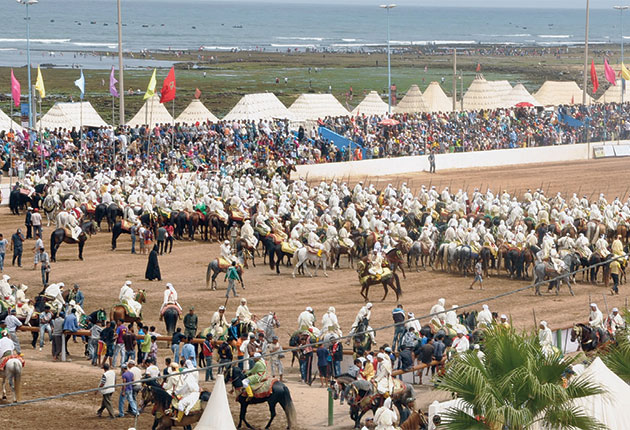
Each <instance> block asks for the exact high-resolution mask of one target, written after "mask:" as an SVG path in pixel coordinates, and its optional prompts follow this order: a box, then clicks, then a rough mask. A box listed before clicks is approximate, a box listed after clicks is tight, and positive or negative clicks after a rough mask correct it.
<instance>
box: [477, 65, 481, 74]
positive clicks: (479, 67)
mask: <svg viewBox="0 0 630 430" xmlns="http://www.w3.org/2000/svg"><path fill="white" fill-rule="evenodd" d="M479 72H481V63H477V73H479Z"/></svg>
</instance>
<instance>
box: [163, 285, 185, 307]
mask: <svg viewBox="0 0 630 430" xmlns="http://www.w3.org/2000/svg"><path fill="white" fill-rule="evenodd" d="M168 305H175V306H177V308H178V309H179V312H180V313H181V312H182V307H181V306H180V304H179V303H178V302H177V291H176V290H175V287H173V284H171V283H170V282H169V283H167V284H166V288H165V289H164V300H163V301H162V306H161V307H160V315H162V312H163V311H164V308H165V307H166V306H168Z"/></svg>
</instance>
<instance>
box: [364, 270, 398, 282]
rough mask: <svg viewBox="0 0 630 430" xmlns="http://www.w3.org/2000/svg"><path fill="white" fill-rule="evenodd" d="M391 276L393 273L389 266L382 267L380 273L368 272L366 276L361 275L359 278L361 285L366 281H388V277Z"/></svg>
mask: <svg viewBox="0 0 630 430" xmlns="http://www.w3.org/2000/svg"><path fill="white" fill-rule="evenodd" d="M392 276H393V273H392V271H391V269H390V268H388V267H383V272H382V273H380V274H376V275H373V274H371V273H369V272H368V274H367V275H366V276H363V277H361V278H360V279H359V282H360V283H361V285H364V284H366V283H367V282H368V281H373V282H380V281H389V279H390V278H391V277H392Z"/></svg>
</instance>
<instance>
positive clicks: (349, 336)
mask: <svg viewBox="0 0 630 430" xmlns="http://www.w3.org/2000/svg"><path fill="white" fill-rule="evenodd" d="M629 255H630V254H623V255H618V256H616V257H614V258H611V259H609V260H606V261H601V262H599V263H596V264H593V265H589V266H586V267H581V268H579V269H576V270H574V271H572V272H571V271H569V272H567V273H565V274H561V275H558V276H556V277H554V278H551V279H549V280H546V281H545V280H543V281H540V282H537V283H532V284H529V285H526V286H524V287H520V288H516V289H514V290H510V291H506V292H504V293H500V294H495V295H494V296H490V297H487V298H484V299H480V300H475V301H472V302H469V303H466V304H464V305H461V306H457V309H465V308H470V307H472V306H475V305H479V304H481V303H485V302H491V301H494V300H498V299H501V298H503V297H507V296H511V295H513V294H516V293H520V292H522V291H526V290H529V289H530V288H534V287H537V286H540V285H542V284H546V283H551V282H554V281H560V280H562V279H565V278H569V277H571V276H572V275H575V274H577V273H580V272H584V271H586V270H590V269H593V268H595V267H599V266H603V265H606V264H610V263H611V262H612V261H616V260H621V259H624V258H627V257H628V256H629ZM533 270H535V265H534V268H533ZM440 313H442V312H434V313H429V314H425V315H421V316H418V317H415V318H409V319H407V320H405V321H402V322H399V323H393V324H388V325H384V326H381V327H377V328H370V329H366V330H364V331H361V332H354V333H352V334H347V335H345V336H341V337H336V338H335V339H334V340H335V341H342V340H345V339H352V338H354V337H356V336H360V335H364V334H369V333H370V332H377V331H381V330H386V329H389V328H392V327H396V326H400V325H404V324H406V323H408V322H409V321H420V320H422V319H426V318H430V317H434V316H436V315H439V314H440ZM331 341H332V340H327V341H323V340H320V341H318V342H314V343H309V344H307V345H304V346H299V345H298V346H297V347H294V348H290V349H283V350H281V351H277V352H271V353H266V354H263V355H262V356H263V357H266V358H269V357H273V356H276V355H280V354H285V353H288V352H290V353H293V352H296V351H300V350H302V349H305V348H307V347H313V346H318V345H322V344H327V343H330V342H331ZM248 360H249V359H248V358H243V359H240V360H232V361H230V362H227V363H217V364H212V365H210V366H205V367H201V368H195V369H187V370H183V371H180V372H177V373H173V374H170V375H161V376H156V377H152V378H143V379H139V380H137V381H132V382H125V383H120V384H113V385H108V386H106V387H97V388H89V389H86V390H79V391H71V392H67V393H61V394H56V395H53V396H47V397H39V398H36V399H30V400H22V401H19V402H15V403H8V404H4V405H0V409H4V408H10V407H14V406H23V405H28V404H32V403H41V402H45V401H49V400H57V399H62V398H65V397H70V396H79V395H82V394H88V393H93V392H97V391H100V390H103V389H106V388H115V387H125V386H127V385H133V384H138V383H144V382H151V381H157V380H160V379H166V378H168V377H170V376H177V375H185V374H187V373H192V372H201V371H203V370H208V369H216V368H221V367H222V368H226V367H232V366H233V365H235V364H238V363H242V362H245V361H248Z"/></svg>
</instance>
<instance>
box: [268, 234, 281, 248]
mask: <svg viewBox="0 0 630 430" xmlns="http://www.w3.org/2000/svg"><path fill="white" fill-rule="evenodd" d="M269 237H270V238H271V239H272V240H273V243H274V244H275V245H280V244H281V243H282V237H280V236H279V235H277V234H276V233H269Z"/></svg>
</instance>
